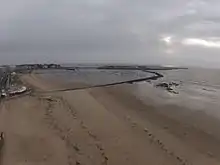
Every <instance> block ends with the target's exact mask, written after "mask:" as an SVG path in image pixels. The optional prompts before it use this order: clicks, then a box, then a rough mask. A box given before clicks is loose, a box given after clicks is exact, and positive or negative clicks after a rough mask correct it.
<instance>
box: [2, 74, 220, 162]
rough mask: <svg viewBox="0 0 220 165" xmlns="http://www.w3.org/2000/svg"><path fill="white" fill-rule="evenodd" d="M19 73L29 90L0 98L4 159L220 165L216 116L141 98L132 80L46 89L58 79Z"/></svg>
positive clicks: (13, 160)
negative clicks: (133, 90)
mask: <svg viewBox="0 0 220 165" xmlns="http://www.w3.org/2000/svg"><path fill="white" fill-rule="evenodd" d="M21 79H22V81H23V82H24V83H25V84H27V85H29V86H30V87H32V88H33V89H34V92H33V93H32V94H30V95H26V96H22V97H17V98H15V99H11V100H6V101H3V102H2V103H1V108H0V129H1V130H3V131H4V132H5V144H4V146H3V148H2V150H1V155H0V156H1V157H0V158H1V164H3V165H12V164H13V165H21V164H28V165H37V164H39V165H61V164H63V165H134V164H136V165H146V164H149V165H218V164H220V136H219V132H217V128H219V127H218V126H219V125H218V124H219V123H218V121H215V120H213V119H212V118H211V117H209V116H203V117H201V116H199V115H194V116H191V118H190V119H189V121H191V122H189V121H188V120H187V117H186V116H185V117H181V115H178V114H180V113H178V111H175V110H176V109H180V107H178V106H172V107H170V106H161V105H160V106H159V105H156V104H152V102H151V101H150V99H149V100H145V102H143V101H141V100H140V99H139V98H137V97H135V96H134V95H132V94H131V93H130V92H129V90H127V88H130V87H132V86H133V85H135V84H124V85H117V86H111V87H101V88H91V89H83V90H75V91H68V92H54V93H47V91H50V90H52V89H55V88H56V87H57V86H59V85H60V84H59V83H56V82H54V81H53V82H52V81H46V80H43V79H41V78H40V77H38V76H37V75H34V74H26V75H23V76H22V77H21ZM74 85H75V86H76V87H81V86H85V84H80V83H76V84H72V86H74ZM148 102H149V103H148ZM164 110H167V111H168V112H170V113H165V112H164ZM194 121H201V122H196V123H195V122H194ZM213 125H214V126H215V127H212V126H213Z"/></svg>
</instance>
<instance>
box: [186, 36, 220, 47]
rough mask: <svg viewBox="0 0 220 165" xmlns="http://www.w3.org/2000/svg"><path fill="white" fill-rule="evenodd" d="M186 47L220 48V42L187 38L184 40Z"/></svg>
mask: <svg viewBox="0 0 220 165" xmlns="http://www.w3.org/2000/svg"><path fill="white" fill-rule="evenodd" d="M182 44H184V45H197V46H203V47H212V48H220V41H212V40H205V39H199V38H187V39H184V40H182Z"/></svg>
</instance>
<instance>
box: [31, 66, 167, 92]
mask: <svg viewBox="0 0 220 165" xmlns="http://www.w3.org/2000/svg"><path fill="white" fill-rule="evenodd" d="M142 71H143V72H147V73H152V74H154V76H151V77H145V78H139V79H133V80H128V81H121V82H115V83H108V84H102V85H93V86H89V87H79V88H68V89H60V90H52V91H43V92H37V93H53V92H65V91H75V90H83V89H91V88H100V87H108V86H115V85H121V84H132V83H136V82H141V81H147V80H157V79H159V78H162V77H164V76H163V75H162V74H160V73H158V72H154V71H148V70H142ZM35 92H36V91H35Z"/></svg>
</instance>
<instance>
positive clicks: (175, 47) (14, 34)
mask: <svg viewBox="0 0 220 165" xmlns="http://www.w3.org/2000/svg"><path fill="white" fill-rule="evenodd" d="M1 4H2V5H1V6H0V24H1V26H0V64H21V63H47V62H56V63H136V64H162V65H183V66H204V67H220V10H219V7H220V1H218V0H166V1H159V0H150V1H145V0H135V1H132V0H84V1H82V0H62V1H58V0H31V1H30V0H8V1H2V3H1Z"/></svg>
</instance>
